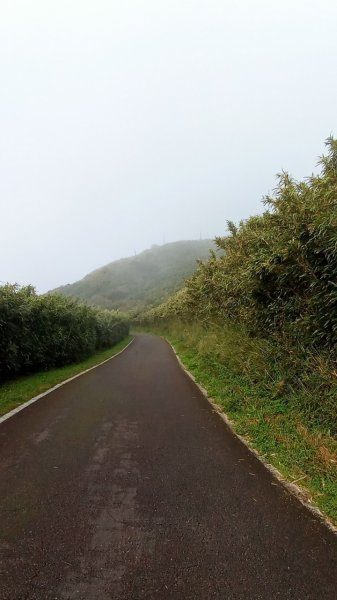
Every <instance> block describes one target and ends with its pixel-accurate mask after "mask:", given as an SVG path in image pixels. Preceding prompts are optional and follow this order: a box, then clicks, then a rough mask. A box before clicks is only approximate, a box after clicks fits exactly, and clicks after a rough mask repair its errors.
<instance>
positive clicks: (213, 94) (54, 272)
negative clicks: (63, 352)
mask: <svg viewBox="0 0 337 600" xmlns="http://www.w3.org/2000/svg"><path fill="white" fill-rule="evenodd" d="M336 31H337V3H336V2H335V1H334V0H329V1H328V0H319V1H318V0H317V1H316V0H315V1H310V0H291V1H290V0H282V1H279V0H254V1H252V0H246V1H245V0H232V1H227V0H200V1H199V0H169V1H168V0H167V1H165V2H164V1H161V0H138V1H136V0H119V1H116V0H90V1H89V0H54V1H50V0H22V1H19V0H1V9H0V75H1V78H0V81H1V84H0V85H1V90H0V204H1V213H0V214H1V228H0V280H2V281H10V282H18V283H20V284H27V283H32V284H34V285H35V286H36V287H37V289H38V290H39V291H41V292H43V291H46V290H48V289H50V288H53V287H55V286H58V285H60V284H63V283H69V282H72V281H75V280H77V279H79V278H81V277H82V276H83V275H85V274H86V273H87V272H89V271H91V270H93V269H94V268H97V267H99V266H102V265H104V264H105V263H107V262H110V261H111V260H114V259H117V258H120V257H123V256H128V255H130V254H133V253H134V251H136V252H140V251H141V250H143V249H145V248H147V247H149V246H151V245H152V244H161V243H162V242H163V241H166V242H168V241H174V240H178V239H194V238H199V236H200V235H202V237H204V238H205V237H211V238H212V237H214V236H215V235H223V234H224V233H225V229H226V225H225V223H226V219H231V220H235V221H237V220H239V219H242V218H247V217H248V216H250V215H252V214H256V213H258V212H261V211H262V210H263V206H262V204H261V198H262V196H263V195H264V194H266V193H268V192H270V191H271V190H272V189H273V187H274V186H275V174H276V173H277V172H279V171H280V170H281V169H285V170H287V171H290V172H291V173H292V174H293V175H294V176H295V177H296V178H303V177H305V176H307V175H310V174H311V173H312V171H315V170H316V164H317V159H318V156H319V155H320V154H322V153H323V151H324V141H325V139H326V138H327V136H328V135H330V134H331V133H335V132H336V118H337V77H336V73H337V35H336Z"/></svg>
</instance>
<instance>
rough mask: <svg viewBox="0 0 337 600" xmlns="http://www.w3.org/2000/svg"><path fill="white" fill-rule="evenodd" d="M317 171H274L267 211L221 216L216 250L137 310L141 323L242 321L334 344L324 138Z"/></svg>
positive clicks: (334, 214) (335, 184) (333, 185)
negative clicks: (154, 302)
mask: <svg viewBox="0 0 337 600" xmlns="http://www.w3.org/2000/svg"><path fill="white" fill-rule="evenodd" d="M327 147H328V155H327V156H326V157H323V158H322V159H321V161H320V163H321V166H322V171H321V173H320V174H319V175H318V176H312V177H310V178H308V179H307V180H306V181H304V182H295V181H294V180H293V179H292V178H291V177H290V176H289V175H288V174H287V173H282V174H281V175H279V176H278V185H277V188H276V190H275V193H274V195H273V196H269V197H266V198H265V199H264V203H265V205H266V207H267V210H266V211H265V212H264V213H263V214H262V215H258V216H254V217H250V218H249V219H248V220H246V221H242V222H240V224H239V225H238V226H236V225H234V224H233V223H228V230H229V233H228V235H227V236H225V237H222V238H217V240H216V243H217V245H218V247H219V248H220V249H221V250H222V251H223V253H222V254H221V255H219V256H218V255H217V254H216V253H214V252H212V253H211V256H210V258H209V260H208V261H207V262H204V263H203V262H200V263H199V265H198V268H197V270H196V272H195V274H194V275H193V276H192V277H191V278H190V279H188V280H187V281H186V284H185V288H184V289H183V290H181V291H180V292H178V293H177V294H176V295H175V296H173V297H171V298H170V299H169V300H168V301H167V302H166V303H164V304H162V305H161V306H159V307H157V308H155V309H153V310H151V311H148V312H147V313H145V315H143V322H144V321H145V322H150V323H151V322H158V321H159V322H160V321H163V320H165V319H167V318H171V317H174V318H175V317H177V316H180V317H182V318H184V319H185V320H186V319H187V320H188V319H191V318H195V317H196V318H197V319H198V320H201V321H202V322H205V323H207V322H213V323H217V324H219V325H221V324H223V323H225V322H231V323H239V324H240V325H242V324H244V325H245V326H246V327H247V329H248V330H249V331H250V332H252V333H253V334H257V335H261V334H262V335H266V334H269V333H273V334H275V333H276V334H277V335H279V336H281V337H283V336H286V337H287V338H290V339H291V340H293V341H296V342H297V343H300V344H301V345H304V346H306V347H307V346H311V347H315V348H325V349H330V350H331V349H335V348H336V344H337V141H336V140H333V139H332V138H330V139H329V140H328V141H327Z"/></svg>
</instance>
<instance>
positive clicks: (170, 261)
mask: <svg viewBox="0 0 337 600" xmlns="http://www.w3.org/2000/svg"><path fill="white" fill-rule="evenodd" d="M211 248H212V249H214V244H213V242H212V240H188V241H180V242H172V243H169V244H164V245H163V246H153V247H152V248H151V249H149V250H145V251H144V252H141V253H140V254H138V255H137V256H132V257H129V258H123V259H121V260H117V261H114V262H111V263H109V264H107V265H105V266H104V267H101V268H100V269H97V270H95V271H93V272H92V273H89V274H88V275H86V276H85V277H84V278H83V279H81V280H80V281H77V282H75V283H73V284H68V285H65V286H62V287H59V288H57V289H56V290H54V291H56V292H59V293H61V294H64V295H65V296H75V297H77V298H81V299H83V300H86V301H87V302H89V303H90V304H95V305H97V306H101V307H104V308H117V309H120V310H122V311H132V312H138V311H140V310H142V309H143V308H145V307H150V306H153V305H156V304H158V303H160V302H162V301H163V300H165V299H166V298H167V297H168V296H169V295H170V294H171V293H172V292H174V291H176V290H177V289H178V288H179V287H180V286H181V284H182V282H183V280H184V278H186V277H189V276H190V275H191V274H192V273H193V272H194V270H195V267H196V260H198V259H203V260H204V259H206V258H208V255H209V250H210V249H211Z"/></svg>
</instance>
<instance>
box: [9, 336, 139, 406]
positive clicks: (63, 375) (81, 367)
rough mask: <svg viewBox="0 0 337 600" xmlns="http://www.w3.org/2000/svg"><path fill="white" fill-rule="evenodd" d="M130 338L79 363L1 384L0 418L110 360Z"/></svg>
mask: <svg viewBox="0 0 337 600" xmlns="http://www.w3.org/2000/svg"><path fill="white" fill-rule="evenodd" d="M132 337H133V336H131V335H129V336H127V337H126V338H125V339H124V340H122V341H121V342H119V343H118V344H116V345H115V346H113V347H112V348H108V349H107V350H103V351H102V352H98V353H97V354H93V355H92V356H90V357H89V358H87V359H86V360H84V361H82V362H80V363H76V364H72V365H67V366H65V367H60V368H58V369H52V370H50V371H42V372H40V373H34V374H33V375H27V376H25V377H19V378H18V379H14V380H13V381H9V382H6V383H5V384H2V385H1V386H0V416H1V415H4V414H6V413H7V412H9V411H11V410H13V409H14V408H16V407H17V406H19V405H20V404H23V403H24V402H26V401H27V400H30V399H31V398H34V396H38V395H39V394H42V392H46V391H47V390H49V389H50V388H52V387H54V385H57V384H58V383H61V382H62V381H65V380H66V379H69V378H70V377H73V376H74V375H77V374H78V373H81V372H82V371H85V370H86V369H90V367H94V366H95V365H98V364H99V363H101V362H103V361H104V360H107V359H108V358H111V357H112V356H114V355H115V354H117V353H118V352H120V351H121V350H123V348H125V347H126V346H127V345H128V344H129V343H130V342H131V340H132Z"/></svg>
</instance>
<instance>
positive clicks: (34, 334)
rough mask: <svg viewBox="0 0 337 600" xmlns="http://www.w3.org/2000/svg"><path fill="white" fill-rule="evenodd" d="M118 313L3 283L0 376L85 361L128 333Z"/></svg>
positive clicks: (0, 293)
mask: <svg viewBox="0 0 337 600" xmlns="http://www.w3.org/2000/svg"><path fill="white" fill-rule="evenodd" d="M128 331H129V324H128V322H127V321H126V320H125V319H124V318H121V317H120V316H119V315H118V313H116V312H114V311H108V310H98V309H96V308H92V307H90V306H88V305H86V304H81V303H79V302H78V301H76V300H74V299H71V298H65V297H63V296H60V295H58V294H50V295H45V296H38V295H37V294H36V292H35V290H34V288H33V287H32V286H27V287H23V288H20V287H18V286H16V285H9V284H8V285H5V286H2V287H0V379H1V380H4V379H7V378H9V377H13V376H15V375H19V374H23V373H27V372H33V371H37V370H45V369H49V368H52V367H58V366H62V365H65V364H69V363H71V362H75V361H79V360H82V359H83V358H86V357H87V356H89V355H90V354H92V353H94V352H95V351H96V350H99V349H103V348H108V347H110V346H113V345H114V344H116V343H117V342H118V341H120V340H121V339H123V337H125V336H126V335H127V334H128Z"/></svg>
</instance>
